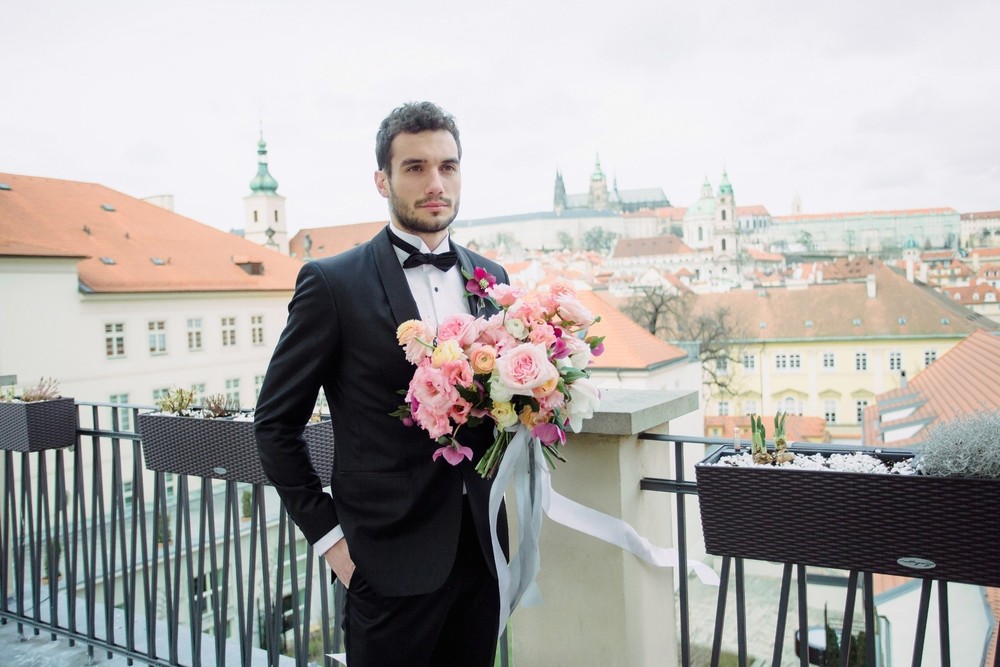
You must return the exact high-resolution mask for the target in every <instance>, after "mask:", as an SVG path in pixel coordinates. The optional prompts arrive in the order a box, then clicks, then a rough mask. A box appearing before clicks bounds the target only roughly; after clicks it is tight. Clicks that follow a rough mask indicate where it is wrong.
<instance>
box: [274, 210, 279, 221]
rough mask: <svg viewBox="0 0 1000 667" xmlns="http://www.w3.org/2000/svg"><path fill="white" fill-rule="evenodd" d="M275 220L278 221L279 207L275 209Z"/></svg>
mask: <svg viewBox="0 0 1000 667" xmlns="http://www.w3.org/2000/svg"><path fill="white" fill-rule="evenodd" d="M274 221H275V222H277V221H278V209H274Z"/></svg>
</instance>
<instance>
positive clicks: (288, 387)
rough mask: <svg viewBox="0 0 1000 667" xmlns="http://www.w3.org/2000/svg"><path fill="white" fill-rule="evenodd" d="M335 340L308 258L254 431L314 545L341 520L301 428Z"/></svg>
mask: <svg viewBox="0 0 1000 667" xmlns="http://www.w3.org/2000/svg"><path fill="white" fill-rule="evenodd" d="M339 339H340V328H339V324H338V318H337V309H336V303H335V301H334V297H333V293H332V291H331V289H330V286H329V284H328V282H327V280H326V278H325V276H324V275H323V273H322V270H321V269H320V268H319V267H318V266H316V265H315V264H314V263H308V264H306V265H304V266H303V267H302V269H301V271H300V272H299V276H298V280H297V282H296V286H295V294H294V295H293V296H292V300H291V302H290V303H289V305H288V321H287V322H286V324H285V329H284V331H283V332H282V334H281V337H280V338H279V339H278V344H277V345H276V346H275V349H274V354H273V355H272V357H271V362H270V364H269V365H268V368H267V374H266V375H265V376H264V384H263V385H262V386H261V390H260V397H259V398H258V401H257V408H256V410H255V413H254V435H255V436H256V439H257V451H258V453H259V454H260V460H261V465H262V467H263V468H264V472H265V474H266V475H267V477H268V479H270V480H271V482H272V483H273V484H274V488H275V490H276V491H277V492H278V496H279V497H280V498H281V501H282V503H283V504H284V506H285V509H286V510H287V511H288V515H289V517H291V519H292V521H294V522H295V524H296V525H297V526H298V527H299V529H300V530H301V531H302V533H303V535H305V537H306V539H307V540H309V542H310V543H313V544H314V543H315V542H316V541H317V540H319V539H320V538H322V537H323V536H324V535H326V534H327V533H329V532H330V531H331V530H333V529H334V528H335V527H336V526H337V525H338V524H339V521H338V519H337V512H336V509H335V508H334V503H333V498H332V497H331V496H330V494H329V493H327V492H325V491H324V490H323V485H324V483H329V481H330V480H320V478H319V475H318V474H317V473H316V470H315V469H314V468H313V466H312V463H311V461H310V459H309V453H308V449H307V446H306V442H305V440H304V439H303V437H302V433H303V430H304V429H305V425H306V423H307V421H308V420H309V417H310V415H311V414H312V412H313V410H314V408H315V405H316V398H317V396H318V395H319V390H320V388H321V387H322V385H323V381H324V379H325V378H327V377H329V373H330V367H331V364H332V360H333V357H334V353H335V350H336V348H337V346H338V345H339ZM334 446H336V443H334Z"/></svg>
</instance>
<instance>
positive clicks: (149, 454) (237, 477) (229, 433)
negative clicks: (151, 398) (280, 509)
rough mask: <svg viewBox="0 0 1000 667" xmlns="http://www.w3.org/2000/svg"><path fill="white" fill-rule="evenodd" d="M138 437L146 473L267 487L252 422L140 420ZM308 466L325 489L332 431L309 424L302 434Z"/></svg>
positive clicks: (325, 423) (165, 417)
mask: <svg viewBox="0 0 1000 667" xmlns="http://www.w3.org/2000/svg"><path fill="white" fill-rule="evenodd" d="M138 429H139V435H140V437H141V438H142V455H143V458H144V459H145V461H146V468H147V469H149V470H156V471H158V472H171V473H176V474H179V475H193V476H195V477H211V478H213V479H224V480H229V481H233V482H246V483H249V484H270V482H269V481H268V480H267V478H266V477H265V476H264V469H263V468H262V467H261V465H260V458H259V457H258V455H257V442H256V441H255V440H254V436H253V422H250V421H233V420H232V419H200V418H196V417H180V416H174V415H160V414H140V415H139V418H138ZM305 438H306V442H307V443H308V444H309V455H310V457H311V458H312V462H313V466H315V468H316V472H318V473H319V477H320V479H321V480H322V481H323V483H324V484H327V483H329V480H330V476H331V471H332V469H333V427H332V426H331V425H330V422H329V421H321V422H316V423H310V424H308V425H307V426H306V430H305Z"/></svg>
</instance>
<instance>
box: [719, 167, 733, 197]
mask: <svg viewBox="0 0 1000 667" xmlns="http://www.w3.org/2000/svg"><path fill="white" fill-rule="evenodd" d="M725 195H729V196H730V197H732V196H733V186H732V185H730V184H729V174H727V173H726V170H725V169H723V170H722V182H721V183H719V196H720V197H723V196H725Z"/></svg>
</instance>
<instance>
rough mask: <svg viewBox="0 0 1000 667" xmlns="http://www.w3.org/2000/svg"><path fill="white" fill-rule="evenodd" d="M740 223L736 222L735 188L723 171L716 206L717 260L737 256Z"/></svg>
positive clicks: (715, 247)
mask: <svg viewBox="0 0 1000 667" xmlns="http://www.w3.org/2000/svg"><path fill="white" fill-rule="evenodd" d="M737 232H738V221H737V220H736V198H735V196H734V195H733V186H732V184H730V182H729V174H727V173H726V170H725V169H723V170H722V181H721V182H720V183H719V194H718V197H717V203H716V205H715V233H714V234H713V237H714V242H713V245H714V250H715V256H716V258H719V259H722V260H723V261H726V260H728V259H729V258H733V259H735V258H736V256H737V248H736V240H737Z"/></svg>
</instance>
